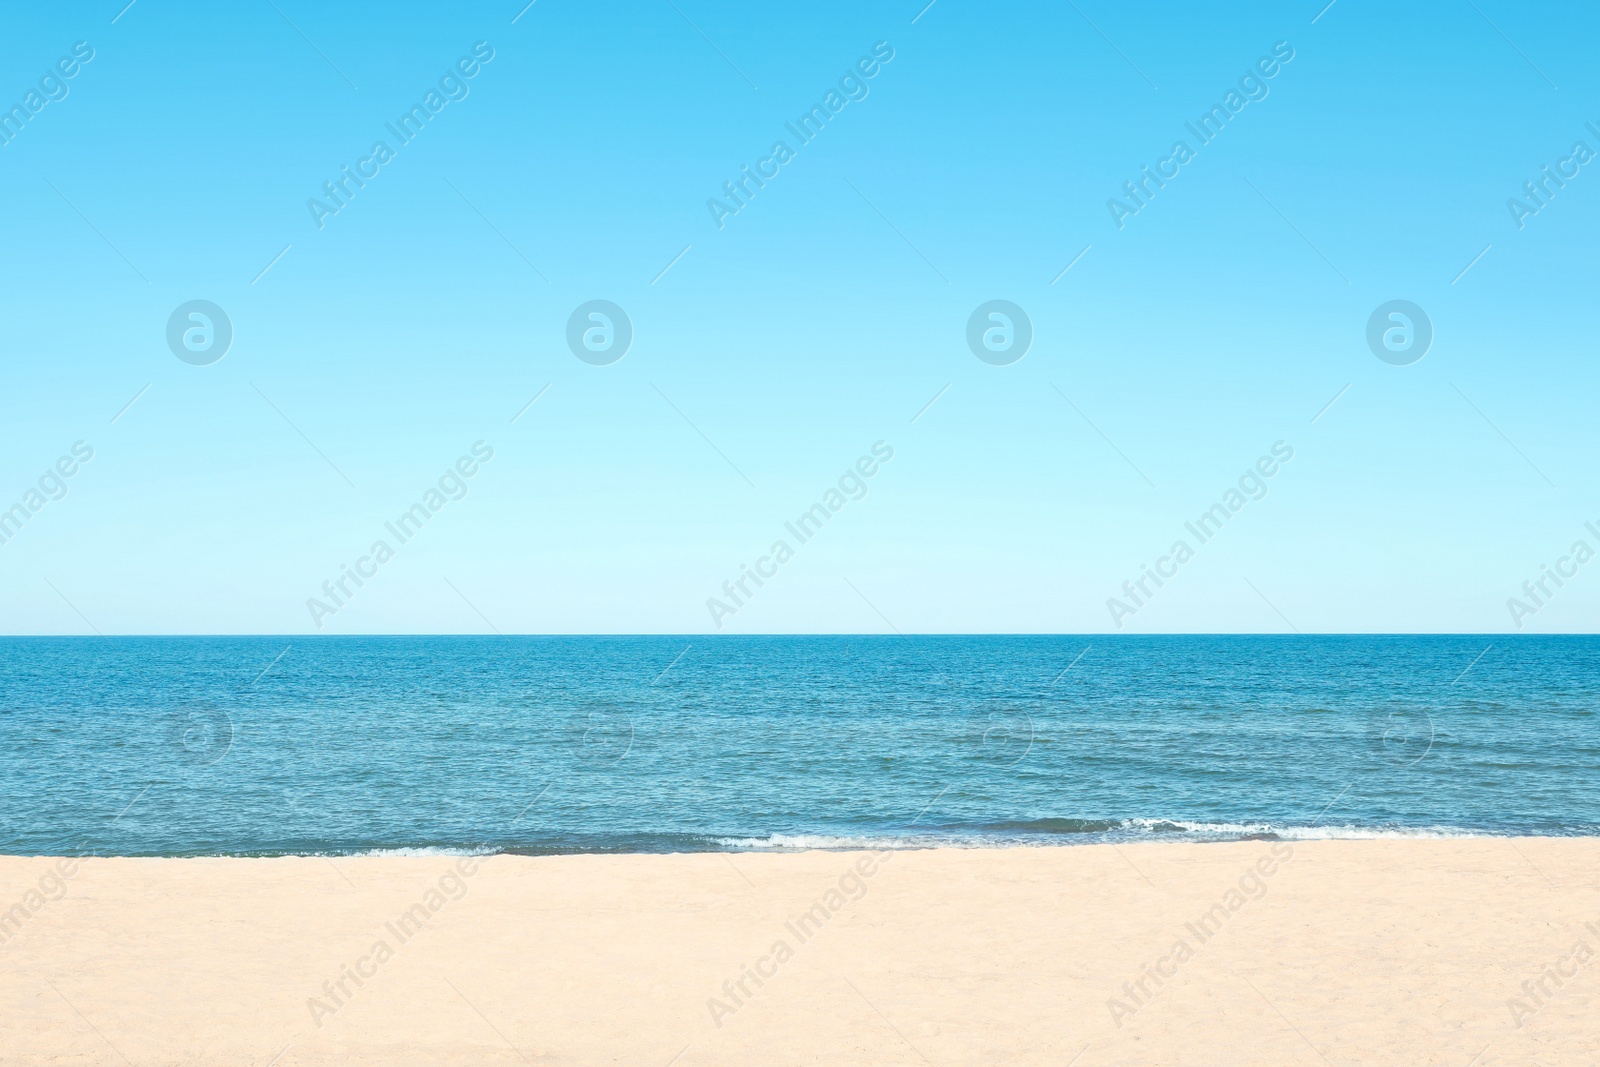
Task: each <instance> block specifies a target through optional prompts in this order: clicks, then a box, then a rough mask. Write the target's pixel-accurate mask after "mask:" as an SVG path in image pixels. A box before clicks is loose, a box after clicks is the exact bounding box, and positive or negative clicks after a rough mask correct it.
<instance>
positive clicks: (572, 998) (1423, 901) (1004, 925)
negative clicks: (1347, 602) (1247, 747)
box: [0, 839, 1600, 1067]
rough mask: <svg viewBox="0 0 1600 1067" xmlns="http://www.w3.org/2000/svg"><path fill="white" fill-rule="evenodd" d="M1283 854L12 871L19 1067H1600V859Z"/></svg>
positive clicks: (1560, 851) (1305, 849) (7, 965)
mask: <svg viewBox="0 0 1600 1067" xmlns="http://www.w3.org/2000/svg"><path fill="white" fill-rule="evenodd" d="M1285 851H1286V847H1285V846H1284V845H1281V844H1279V845H1277V846H1276V848H1275V847H1274V845H1273V844H1271V843H1268V842H1244V843H1237V844H1226V845H1175V844H1153V845H1135V846H1123V847H1121V848H1112V847H1110V846H1092V847H1069V848H1049V849H1011V850H1004V851H988V850H985V851H966V850H939V851H924V852H901V853H894V854H892V855H889V856H888V857H887V858H885V859H882V860H881V861H880V860H878V859H877V858H876V856H875V854H871V853H828V852H811V853H805V854H800V855H770V854H765V855H756V854H748V853H746V854H734V855H685V856H627V857H618V856H581V857H563V858H544V859H526V858H519V857H496V858H493V859H489V860H484V861H481V863H479V864H477V865H476V866H474V865H472V864H468V865H467V867H468V868H469V869H470V870H471V873H470V874H469V875H468V874H462V873H461V872H459V871H458V870H457V869H456V861H455V860H454V859H452V858H449V857H414V858H412V857H407V858H388V857H385V858H363V859H343V860H337V861H333V862H330V861H328V860H324V859H278V860H129V859H102V860H85V861H82V863H81V864H80V865H79V866H78V867H77V868H76V870H75V871H73V872H72V876H71V877H70V878H63V877H61V876H60V875H59V874H56V873H53V871H54V868H53V866H52V862H53V861H50V860H45V859H36V858H33V859H30V858H14V857H5V858H0V908H11V905H12V904H13V903H16V904H19V905H21V907H20V910H18V909H13V910H11V911H10V912H9V915H8V916H7V917H6V918H5V923H6V925H5V926H4V927H3V928H0V936H3V937H4V938H5V940H4V942H3V943H0V1063H5V1064H44V1063H49V1064H57V1065H63V1067H64V1065H72V1064H123V1063H127V1064H132V1065H135V1067H146V1065H157V1064H197V1065H198V1064H218V1065H221V1064H227V1065H230V1067H239V1065H251V1064H254V1065H266V1064H270V1063H273V1062H274V1061H275V1062H276V1063H277V1064H279V1065H281V1067H295V1065H300V1064H335V1063H337V1064H386V1065H397V1067H398V1065H406V1064H429V1065H433V1064H475V1065H476V1064H519V1063H527V1064H545V1063H550V1064H596V1063H619V1064H642V1065H657V1067H667V1065H668V1064H674V1063H675V1064H677V1065H678V1067H696V1065H701V1064H713V1063H716V1064H740V1065H755V1064H802V1063H804V1064H891V1065H892V1064H924V1063H926V1064H930V1065H933V1067H946V1065H954V1064H985V1065H989V1064H1035V1063H1037V1064H1051V1065H1056V1067H1065V1065H1066V1064H1069V1063H1073V1062H1076V1064H1078V1065H1079V1067H1103V1065H1108V1064H1161V1065H1176V1064H1194V1065H1216V1067H1224V1065H1226V1067H1240V1065H1248V1064H1261V1065H1269V1064H1270V1065H1272V1067H1284V1065H1295V1064H1305V1065H1311V1067H1315V1065H1317V1064H1323V1063H1327V1064H1332V1065H1337V1067H1344V1065H1347V1064H1405V1065H1408V1067H1410V1065H1418V1067H1420V1065H1423V1064H1440V1065H1445V1067H1468V1065H1469V1064H1474V1065H1481V1067H1494V1065H1510V1064H1517V1065H1525V1064H1574V1065H1577V1064H1583V1065H1591V1064H1596V1063H1600V960H1595V959H1593V958H1592V957H1593V952H1592V951H1591V950H1590V949H1589V948H1588V946H1594V947H1595V948H1600V841H1597V840H1594V839H1587V840H1548V839H1521V840H1516V841H1510V840H1504V839H1498V840H1497V839H1478V840H1455V841H1438V840H1421V841H1395V840H1385V841H1364V842H1347V841H1340V842H1326V841H1324V842H1309V843H1301V844H1296V845H1294V846H1293V848H1292V855H1290V856H1289V857H1287V858H1286V857H1285V856H1284V853H1285ZM63 891H64V895H61V894H62V893H63ZM52 895H54V896H57V897H59V899H50V897H51V896H52ZM414 906H415V907H414ZM408 909H409V910H410V914H411V916H412V918H411V919H410V920H408V921H407V923H406V925H405V926H404V927H402V926H401V925H399V919H400V917H401V916H402V915H404V914H406V913H407V912H408ZM807 912H809V913H810V914H811V916H812V918H811V920H810V921H809V922H808V923H806V924H805V925H801V924H799V923H798V922H797V921H796V918H797V917H798V916H801V915H802V914H805V913H807ZM1208 913H1209V915H1210V919H1209V921H1208V922H1207V923H1206V925H1205V926H1204V927H1202V926H1201V925H1200V920H1201V919H1202V917H1203V916H1205V915H1206V914H1208ZM386 924H387V925H386ZM1186 924H1190V925H1186ZM391 927H392V928H391ZM1208 929H1209V930H1212V931H1215V932H1212V933H1207V930H1208ZM802 938H804V939H802ZM780 943H781V945H782V947H779V945H780ZM380 944H382V945H385V946H386V948H385V949H378V946H379V945H380ZM1180 944H1182V945H1184V946H1186V947H1185V948H1178V947H1177V946H1179V945H1180ZM1577 946H1584V947H1583V948H1578V947H1577ZM375 950H376V951H375ZM1145 965H1148V966H1149V970H1148V972H1147V970H1146V967H1145ZM357 969H358V970H359V971H360V972H362V973H363V974H365V975H366V977H362V978H361V979H360V981H361V984H360V985H359V986H358V985H357V984H356V980H355V979H353V978H350V977H345V976H346V975H349V974H352V973H355V970H357ZM757 970H759V972H760V973H761V974H764V975H765V977H761V978H760V982H761V984H760V985H758V984H757V982H756V980H755V979H752V978H749V977H746V974H749V973H755V972H756V971H757ZM1161 972H1165V974H1166V977H1162V978H1160V984H1159V985H1158V984H1157V981H1156V980H1155V979H1152V978H1150V977H1148V976H1147V973H1158V974H1159V973H1161ZM358 977H359V976H358ZM340 981H342V983H343V991H342V992H341V990H340V988H339V984H338V983H339V982H340ZM740 981H742V982H743V986H744V991H745V992H743V993H742V992H741V991H740V989H739V986H738V983H739V982H740ZM1141 981H1142V989H1141V987H1140V984H1139V983H1140V982H1141ZM325 982H326V983H328V984H327V986H325V985H324V983H325ZM724 982H727V983H728V985H727V986H726V987H725V986H724ZM1524 982H1528V983H1529V985H1528V986H1527V987H1525V986H1524V985H1523V983H1524ZM1540 982H1542V988H1541V987H1540V985H1538V984H1535V983H1540ZM1124 983H1127V987H1124ZM746 994H748V995H746ZM313 998H320V999H317V1000H313ZM713 998H716V999H715V1001H713ZM1114 998H1115V999H1114ZM1519 1004H1520V1007H1519ZM1075 1057H1076V1060H1074V1058H1075ZM1475 1057H1476V1059H1475ZM275 1058H276V1059H275Z"/></svg>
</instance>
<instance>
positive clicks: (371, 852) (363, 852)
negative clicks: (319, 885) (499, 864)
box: [314, 845, 503, 857]
mask: <svg viewBox="0 0 1600 1067" xmlns="http://www.w3.org/2000/svg"><path fill="white" fill-rule="evenodd" d="M501 851H503V850H502V849H498V848H494V847H492V846H488V845H483V846H478V847H473V848H468V847H466V846H459V847H457V846H451V845H420V846H400V847H396V848H367V849H358V850H355V851H351V852H335V853H320V852H319V853H314V855H319V856H320V855H336V856H352V857H367V856H391V857H407V856H494V855H498V854H499V853H500V852H501Z"/></svg>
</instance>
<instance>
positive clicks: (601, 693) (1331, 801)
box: [0, 635, 1600, 856]
mask: <svg viewBox="0 0 1600 1067" xmlns="http://www.w3.org/2000/svg"><path fill="white" fill-rule="evenodd" d="M1597 708H1600V638H1594V637H1581V636H1577V637H1506V636H1499V635H1490V636H1484V637H1473V636H1438V637H1404V636H1401V637H1393V636H1386V637H1367V636H1348V637H1298V636H1293V637H1271V636H1216V637H1209V636H1166V637H1106V636H1090V637H1062V636H1033V637H1029V636H1021V637H1012V636H983V637H955V636H950V637H938V636H933V637H715V638H713V637H705V636H689V637H363V638H318V639H308V638H299V637H279V638H272V637H248V638H204V637H197V638H64V639H56V638H7V639H0V853H7V854H38V853H60V852H65V851H84V852H91V853H97V854H104V855H139V856H143V855H214V854H229V855H276V854H286V853H289V854H329V855H333V854H357V853H369V852H383V851H396V850H463V851H470V852H483V853H487V852H496V851H505V852H515V853H528V854H543V853H559V852H595V851H639V852H655V851H689V850H710V849H785V848H805V847H852V846H855V847H859V846H863V845H876V846H888V847H921V846H928V845H939V844H945V845H986V844H988V845H1022V846H1025V845H1040V844H1071V843H1082V842H1095V841H1106V840H1111V841H1123V840H1151V839H1161V840H1184V839H1191V840H1227V839H1237V838H1242V837H1251V836H1256V837H1269V836H1278V837H1284V838H1305V837H1367V836H1379V835H1407V834H1416V835H1459V834H1555V835H1577V834H1595V833H1597V832H1600V719H1597V716H1596V709H1597Z"/></svg>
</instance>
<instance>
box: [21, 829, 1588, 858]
mask: <svg viewBox="0 0 1600 1067" xmlns="http://www.w3.org/2000/svg"><path fill="white" fill-rule="evenodd" d="M1585 829H1586V830H1587V829H1588V828H1585ZM1297 830H1310V831H1313V832H1307V833H1297V832H1296V831H1297ZM1341 831H1343V832H1341ZM707 839H708V840H710V841H713V842H715V844H714V845H712V846H709V847H704V848H673V847H670V846H663V847H661V848H650V849H647V848H637V847H615V848H606V847H588V846H583V845H574V846H570V847H557V846H550V847H549V848H541V847H539V846H517V845H511V846H502V845H392V846H389V845H378V846H365V845H364V846H352V847H350V848H334V849H328V848H322V849H306V850H294V849H283V850H278V849H261V850H243V851H236V852H186V853H180V852H147V853H137V852H93V851H88V850H85V851H81V852H78V853H75V854H74V853H66V852H4V851H0V861H5V860H8V859H43V860H52V859H70V860H86V859H101V860H105V859H119V860H207V859H236V860H278V859H332V860H367V859H426V858H429V857H436V856H438V857H456V856H464V857H470V858H474V859H480V860H481V859H489V858H491V857H496V856H507V857H514V858H518V859H556V858H562V857H576V856H613V857H628V856H637V857H652V856H659V857H669V856H706V855H710V856H721V855H727V856H794V855H803V854H806V853H811V852H823V853H847V852H939V851H951V852H985V851H996V852H1005V851H1010V850H1013V849H1023V850H1029V849H1057V848H1068V849H1076V848H1096V847H1101V848H1104V847H1116V848H1128V847H1138V846H1146V845H1151V846H1158V847H1165V846H1172V845H1176V846H1187V845H1238V844H1250V843H1253V842H1268V843H1270V842H1274V841H1282V842H1286V843H1289V844H1294V845H1300V844H1309V843H1312V842H1351V843H1359V842H1379V841H1399V842H1404V841H1600V828H1596V829H1594V830H1592V831H1589V832H1571V833H1522V832H1517V833H1507V832H1501V831H1496V830H1469V829H1458V828H1443V827H1383V828H1378V827H1372V828H1367V827H1331V828H1310V827H1287V828H1284V829H1283V830H1281V831H1279V832H1251V833H1237V834H1233V833H1230V834H1223V833H1215V834H1212V835H1210V836H1207V835H1204V834H1197V833H1189V832H1183V833H1171V834H1143V835H1139V836H1127V837H1120V836H1111V837H1108V836H1107V835H1105V834H1099V833H1081V834H1075V833H1060V834H1038V835H1030V836H1018V837H1013V838H1005V837H999V836H973V837H968V838H956V837H934V836H932V835H923V836H921V837H920V838H908V837H905V836H896V835H892V834H883V835H863V836H855V837H844V836H839V835H830V834H794V835H790V834H773V835H770V837H769V838H768V841H771V842H773V843H770V844H769V843H766V842H763V841H761V839H757V838H735V837H711V836H709V835H707ZM733 842H739V846H740V847H732V843H733ZM747 842H748V843H747ZM789 842H803V843H789ZM820 842H826V843H820Z"/></svg>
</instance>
